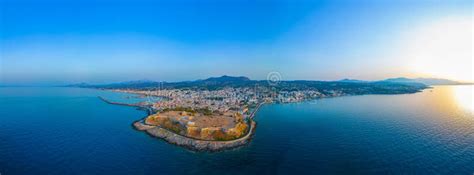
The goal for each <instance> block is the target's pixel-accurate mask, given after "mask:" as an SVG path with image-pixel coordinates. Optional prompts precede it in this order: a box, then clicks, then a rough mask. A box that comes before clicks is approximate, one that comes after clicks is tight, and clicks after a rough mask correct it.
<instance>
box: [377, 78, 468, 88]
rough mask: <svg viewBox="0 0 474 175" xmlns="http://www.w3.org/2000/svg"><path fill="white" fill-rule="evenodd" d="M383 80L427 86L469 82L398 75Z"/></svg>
mask: <svg viewBox="0 0 474 175" xmlns="http://www.w3.org/2000/svg"><path fill="white" fill-rule="evenodd" d="M383 81H385V82H392V83H405V84H410V83H423V84H425V85H428V86H432V85H463V84H470V83H463V82H458V81H453V80H448V79H440V78H414V79H410V78H405V77H399V78H389V79H386V80H383Z"/></svg>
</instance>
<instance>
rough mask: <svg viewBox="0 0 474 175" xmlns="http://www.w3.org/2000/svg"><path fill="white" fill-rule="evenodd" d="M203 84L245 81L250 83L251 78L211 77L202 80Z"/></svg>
mask: <svg viewBox="0 0 474 175" xmlns="http://www.w3.org/2000/svg"><path fill="white" fill-rule="evenodd" d="M201 81H203V82H243V81H250V79H249V78H247V77H244V76H240V77H232V76H227V75H224V76H221V77H211V78H208V79H205V80H201Z"/></svg>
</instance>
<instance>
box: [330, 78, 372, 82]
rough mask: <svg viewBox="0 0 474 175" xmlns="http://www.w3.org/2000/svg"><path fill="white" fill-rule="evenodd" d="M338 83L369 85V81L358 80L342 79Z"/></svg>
mask: <svg viewBox="0 0 474 175" xmlns="http://www.w3.org/2000/svg"><path fill="white" fill-rule="evenodd" d="M337 82H344V83H367V81H364V80H356V79H347V78H346V79H342V80H339V81H337Z"/></svg>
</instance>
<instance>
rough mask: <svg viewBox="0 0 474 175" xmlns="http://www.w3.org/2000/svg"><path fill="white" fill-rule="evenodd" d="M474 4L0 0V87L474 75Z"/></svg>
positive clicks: (427, 0)
mask: <svg viewBox="0 0 474 175" xmlns="http://www.w3.org/2000/svg"><path fill="white" fill-rule="evenodd" d="M472 6H473V4H472V2H471V1H456V0H454V1H449V2H445V1H434V0H432V1H431V0H422V1H418V2H414V1H408V0H401V1H396V0H381V1H376V0H373V1H369V0H367V1H357V2H356V1H353V0H350V1H343V0H341V1H333V2H329V1H308V0H304V1H297V0H296V1H294V0H293V1H292V0H287V1H283V0H274V1H258V0H255V1H250V0H249V1H237V0H232V1H210V0H205V1H184V0H178V1H155V2H152V1H143V0H142V1H140V0H138V1H132V0H129V1H126V0H122V1H112V0H106V1H100V0H99V1H90V0H86V1H52V0H46V1H41V3H40V2H36V1H34V0H15V1H13V0H0V12H1V14H0V56H1V58H0V74H1V76H0V82H2V83H53V84H54V83H74V82H92V83H106V82H116V81H127V80H137V79H150V80H159V81H161V80H164V81H180V80H194V79H202V78H207V77H211V76H220V75H239V76H247V77H250V78H251V79H265V78H266V76H267V74H268V73H269V72H273V71H277V72H279V73H280V74H281V75H282V78H283V79H286V80H295V79H308V80H337V79H343V78H355V79H365V80H375V79H383V78H387V77H399V76H407V77H418V76H424V77H439V78H450V79H456V80H472V79H473V78H472V76H473V74H474V73H473V63H472V62H473V61H472V56H473V55H472V48H473V45H472V40H473V37H472V35H473V34H472V32H473V19H472V15H473V13H472Z"/></svg>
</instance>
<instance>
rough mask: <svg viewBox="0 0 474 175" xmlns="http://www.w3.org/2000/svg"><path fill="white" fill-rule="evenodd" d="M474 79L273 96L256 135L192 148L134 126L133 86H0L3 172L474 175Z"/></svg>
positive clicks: (0, 168) (0, 161)
mask: <svg viewBox="0 0 474 175" xmlns="http://www.w3.org/2000/svg"><path fill="white" fill-rule="evenodd" d="M473 94H474V88H473V86H468V85H467V86H433V88H430V89H425V90H424V91H423V92H419V93H415V94H402V95H361V96H345V97H335V98H325V99H317V100H311V101H307V102H300V103H288V104H267V105H264V106H262V107H261V108H260V110H259V111H258V112H257V114H256V118H255V119H256V121H257V128H256V133H255V135H254V137H253V139H252V141H251V142H250V143H249V144H248V145H245V146H243V147H240V148H236V149H233V150H228V151H222V152H213V153H211V152H193V151H189V150H186V149H184V148H181V147H178V146H175V145H172V144H169V143H167V142H165V141H163V140H160V139H157V138H153V137H151V136H149V135H147V134H146V133H144V132H139V131H136V130H134V129H133V127H132V123H133V122H134V121H136V120H139V119H141V118H143V117H145V116H146V115H147V114H146V112H145V111H141V110H137V109H135V108H134V107H127V106H117V105H111V104H107V103H105V102H103V101H101V100H100V99H99V98H98V96H102V97H105V98H107V99H109V100H114V101H122V102H139V101H142V100H143V98H140V97H137V96H136V95H133V94H126V93H118V92H111V91H104V90H96V89H85V88H69V87H3V88H0V174H1V175H16V174H22V175H23V174H24V175H31V174H53V175H54V174H58V175H65V174H67V175H74V174H81V175H82V174H127V175H130V174H206V175H208V174H260V175H262V174H466V175H472V174H474V107H473V100H474V96H473Z"/></svg>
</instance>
